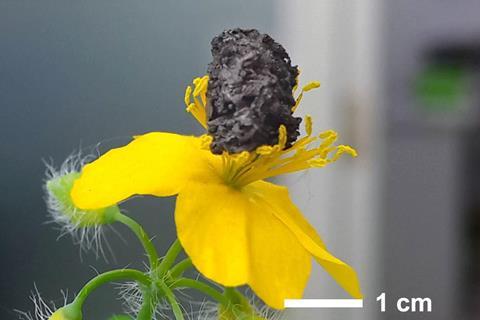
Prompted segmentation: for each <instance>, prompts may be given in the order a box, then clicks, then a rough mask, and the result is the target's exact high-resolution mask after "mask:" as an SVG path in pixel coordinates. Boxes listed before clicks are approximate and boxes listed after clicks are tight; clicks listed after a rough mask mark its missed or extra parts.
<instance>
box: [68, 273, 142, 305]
mask: <svg viewBox="0 0 480 320" xmlns="http://www.w3.org/2000/svg"><path fill="white" fill-rule="evenodd" d="M119 280H135V281H137V282H138V283H140V284H142V285H145V286H150V284H151V281H150V278H149V277H148V276H146V275H145V274H144V273H142V272H141V271H138V270H134V269H120V270H112V271H108V272H105V273H101V274H99V275H98V276H96V277H95V278H93V279H91V280H90V281H88V282H87V283H86V284H85V285H84V286H83V288H82V290H80V292H79V293H78V294H77V296H76V297H75V300H74V303H75V304H78V305H79V306H82V305H83V304H84V302H85V300H86V299H87V297H88V296H89V295H90V294H91V293H92V292H93V291H94V290H95V289H97V288H98V287H100V286H101V285H103V284H105V283H109V282H113V281H119Z"/></svg>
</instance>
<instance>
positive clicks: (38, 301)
mask: <svg viewBox="0 0 480 320" xmlns="http://www.w3.org/2000/svg"><path fill="white" fill-rule="evenodd" d="M62 296H63V304H62V305H63V306H64V305H66V304H67V300H68V294H67V293H66V292H65V291H62ZM30 300H31V301H32V303H33V308H34V309H33V313H32V312H30V311H27V312H26V311H21V310H14V311H15V312H16V313H17V314H18V319H19V320H48V318H50V316H51V315H52V314H53V313H54V312H55V310H56V309H57V307H56V306H55V303H54V302H53V301H50V302H46V301H45V300H43V298H42V296H41V295H40V292H39V291H38V288H37V286H36V285H34V289H33V290H32V292H31V294H30Z"/></svg>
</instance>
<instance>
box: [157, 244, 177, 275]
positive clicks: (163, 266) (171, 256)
mask: <svg viewBox="0 0 480 320" xmlns="http://www.w3.org/2000/svg"><path fill="white" fill-rule="evenodd" d="M181 251H182V246H181V245H180V241H178V239H177V240H175V242H174V243H173V244H172V246H171V247H170V249H168V251H167V254H166V255H165V257H164V258H163V260H162V262H160V265H159V266H158V274H159V275H164V274H165V273H166V272H167V271H168V269H170V267H171V266H172V265H173V263H174V262H175V259H177V256H178V254H179V253H180V252H181Z"/></svg>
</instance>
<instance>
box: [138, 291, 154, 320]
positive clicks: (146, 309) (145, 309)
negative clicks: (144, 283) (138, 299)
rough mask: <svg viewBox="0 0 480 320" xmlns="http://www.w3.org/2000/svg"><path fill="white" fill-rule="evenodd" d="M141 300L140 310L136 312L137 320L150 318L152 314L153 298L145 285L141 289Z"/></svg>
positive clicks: (148, 319)
mask: <svg viewBox="0 0 480 320" xmlns="http://www.w3.org/2000/svg"><path fill="white" fill-rule="evenodd" d="M142 294H143V302H142V307H141V308H140V311H139V312H138V314H137V320H151V319H152V316H153V312H154V310H155V308H154V303H155V302H154V299H153V297H152V292H151V290H150V288H148V287H145V288H144V289H143V292H142Z"/></svg>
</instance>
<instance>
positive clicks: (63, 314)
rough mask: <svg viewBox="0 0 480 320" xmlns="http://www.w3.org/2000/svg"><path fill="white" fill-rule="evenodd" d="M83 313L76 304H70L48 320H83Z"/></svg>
mask: <svg viewBox="0 0 480 320" xmlns="http://www.w3.org/2000/svg"><path fill="white" fill-rule="evenodd" d="M82 319H83V316H82V311H81V310H80V308H78V307H77V306H76V305H74V304H68V305H66V306H64V307H62V308H60V309H58V310H56V311H55V312H54V313H52V315H51V316H50V317H49V318H48V320H82Z"/></svg>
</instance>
